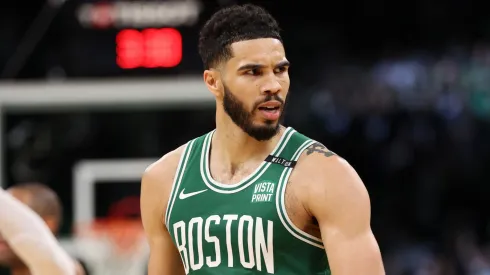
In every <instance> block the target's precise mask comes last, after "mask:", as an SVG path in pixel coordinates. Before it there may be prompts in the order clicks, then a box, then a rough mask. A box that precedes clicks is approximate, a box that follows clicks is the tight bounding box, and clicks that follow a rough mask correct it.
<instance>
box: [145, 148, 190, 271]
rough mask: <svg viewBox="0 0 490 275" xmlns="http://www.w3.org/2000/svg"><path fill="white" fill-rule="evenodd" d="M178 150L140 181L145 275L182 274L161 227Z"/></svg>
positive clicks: (178, 256)
mask: <svg viewBox="0 0 490 275" xmlns="http://www.w3.org/2000/svg"><path fill="white" fill-rule="evenodd" d="M180 154H181V148H179V149H177V150H176V151H173V152H171V153H169V154H167V155H165V156H164V157H163V158H162V159H160V160H159V161H157V162H156V163H154V164H153V165H151V166H150V167H148V169H147V170H146V171H145V174H144V175H143V179H142V181H141V203H140V205H141V217H142V220H143V226H144V228H145V233H146V236H147V239H148V242H149V244H150V260H149V262H148V275H174V274H175V275H179V274H185V272H184V267H183V264H182V261H181V258H180V255H179V253H178V251H177V249H176V248H175V246H174V244H173V242H172V239H171V237H170V234H169V232H168V230H167V228H166V226H165V224H164V215H165V210H166V208H167V203H168V199H169V196H170V191H171V188H172V183H173V178H174V175H175V171H176V169H177V165H178V162H179V160H180Z"/></svg>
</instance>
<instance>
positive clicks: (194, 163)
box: [165, 128, 330, 275]
mask: <svg viewBox="0 0 490 275" xmlns="http://www.w3.org/2000/svg"><path fill="white" fill-rule="evenodd" d="M213 134H214V131H212V132H210V133H208V134H206V135H204V136H202V137H199V138H196V139H194V140H192V141H190V142H188V143H187V145H186V147H185V150H184V152H183V154H182V157H181V160H180V163H179V165H178V168H177V172H176V174H175V179H174V183H173V187H172V191H171V194H170V198H169V203H168V207H167V211H166V213H165V224H166V225H167V228H168V231H169V232H170V235H171V237H172V239H173V242H174V244H175V246H176V247H177V249H178V251H179V253H180V256H181V258H182V262H183V265H184V268H185V272H186V274H192V275H194V274H195V275H204V274H206V275H218V274H219V275H229V274H233V275H240V274H280V275H310V274H318V275H319V274H330V271H329V267H328V262H327V257H326V253H325V250H324V247H323V243H322V240H321V239H319V238H316V237H314V236H312V235H310V234H307V233H305V232H303V231H301V230H300V229H299V228H298V227H296V226H295V225H294V224H293V223H292V222H291V220H290V219H289V217H288V215H287V213H286V208H285V201H284V199H285V198H284V194H285V190H286V184H287V182H288V178H289V176H290V175H291V172H292V171H293V169H294V166H295V164H296V161H297V160H298V158H299V156H300V155H301V153H302V152H303V151H304V150H305V149H306V148H307V147H308V146H310V145H311V144H313V143H315V141H314V140H311V139H309V138H307V137H305V136H304V135H302V134H300V133H298V132H296V131H295V130H294V129H292V128H287V129H286V130H285V131H284V133H283V135H282V137H281V139H280V141H279V142H278V144H277V146H276V148H275V149H274V150H273V151H272V152H271V153H270V155H269V156H268V157H267V158H266V159H265V160H264V161H263V162H262V163H261V165H260V166H259V167H258V168H257V169H256V170H255V172H254V173H252V174H251V175H249V176H248V177H246V178H245V179H243V180H242V181H240V182H239V183H236V184H222V183H219V182H218V181H216V180H214V179H213V178H212V177H211V173H210V169H209V166H210V165H209V152H210V145H211V139H212V136H213Z"/></svg>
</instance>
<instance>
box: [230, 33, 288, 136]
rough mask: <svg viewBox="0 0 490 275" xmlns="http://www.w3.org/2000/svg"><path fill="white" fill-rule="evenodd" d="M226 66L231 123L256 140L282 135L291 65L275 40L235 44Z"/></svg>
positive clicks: (268, 39) (262, 39) (255, 40)
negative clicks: (282, 119) (281, 127)
mask: <svg viewBox="0 0 490 275" xmlns="http://www.w3.org/2000/svg"><path fill="white" fill-rule="evenodd" d="M231 48H232V52H233V57H232V58H231V59H230V60H228V62H227V63H226V65H225V68H224V70H225V74H224V77H223V79H222V81H223V86H224V95H223V102H222V104H223V108H224V110H225V112H226V113H227V114H228V115H229V116H230V118H231V119H232V121H233V122H234V123H235V124H236V125H237V126H239V127H240V128H241V129H242V130H243V131H244V132H246V133H247V134H248V135H249V136H251V137H253V138H255V139H256V140H259V141H263V140H268V139H270V138H272V137H273V136H275V135H276V134H277V132H278V131H279V123H280V120H281V118H282V116H283V114H284V105H285V102H286V97H287V94H288V91H289V84H290V82H289V73H288V69H289V62H288V61H287V59H286V57H285V52H284V47H283V45H282V43H281V42H280V41H279V40H277V39H273V38H261V39H254V40H246V41H240V42H235V43H233V44H232V45H231Z"/></svg>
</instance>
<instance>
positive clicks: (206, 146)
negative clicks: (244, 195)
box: [200, 127, 296, 194]
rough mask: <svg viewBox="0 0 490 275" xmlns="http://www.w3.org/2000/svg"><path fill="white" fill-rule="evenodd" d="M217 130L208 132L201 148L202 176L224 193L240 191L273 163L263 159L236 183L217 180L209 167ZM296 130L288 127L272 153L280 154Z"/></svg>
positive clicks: (215, 188) (209, 186) (274, 154)
mask: <svg viewBox="0 0 490 275" xmlns="http://www.w3.org/2000/svg"><path fill="white" fill-rule="evenodd" d="M215 131H216V130H213V131H211V132H210V133H208V134H207V135H206V136H205V138H204V142H203V147H202V150H201V161H200V172H201V178H202V180H203V181H204V183H205V184H206V186H207V187H208V188H209V189H211V190H213V191H215V192H218V193H224V194H231V193H236V192H239V191H241V190H243V189H245V188H247V187H248V186H250V185H251V184H252V183H253V182H255V181H256V180H257V179H258V178H260V176H261V175H262V174H263V173H264V172H265V171H266V170H267V168H268V167H269V166H270V165H271V163H270V162H266V161H265V160H264V161H262V163H261V164H260V165H259V167H257V169H255V171H254V172H252V173H251V174H250V175H248V176H247V177H245V178H244V179H242V180H241V181H240V182H238V183H235V184H223V183H220V182H218V181H216V180H215V179H214V178H213V177H212V176H211V170H210V168H209V153H210V150H211V140H212V138H213V135H214V133H215ZM295 132H296V130H294V129H293V128H291V127H287V128H286V130H284V133H283V134H282V136H281V138H280V139H279V142H278V143H277V144H276V146H275V148H274V149H273V150H272V152H271V153H270V155H273V156H279V155H280V154H281V152H282V150H284V148H285V147H286V144H287V143H288V141H289V139H290V138H291V136H292V135H293V134H294V133H295Z"/></svg>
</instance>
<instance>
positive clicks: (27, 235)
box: [0, 183, 84, 275]
mask: <svg viewBox="0 0 490 275" xmlns="http://www.w3.org/2000/svg"><path fill="white" fill-rule="evenodd" d="M0 205H1V209H2V214H0V265H1V266H6V267H8V268H10V270H11V274H12V275H28V274H41V275H44V274H46V275H55V274H60V275H61V274H63V275H68V274H77V275H83V274H84V271H83V269H82V267H81V266H80V265H79V264H78V263H77V262H74V261H73V259H71V258H70V257H69V256H68V254H67V253H66V252H65V251H64V250H63V249H62V248H61V247H60V246H59V244H58V242H57V241H56V239H55V237H54V234H56V233H57V232H58V229H59V226H60V222H61V215H62V213H61V212H62V208H61V203H60V201H59V198H58V196H57V195H56V193H55V192H54V191H52V190H51V189H50V188H49V187H47V186H45V185H42V184H37V183H31V184H22V185H17V186H14V187H11V188H10V189H9V190H8V191H4V190H3V189H0ZM26 206H28V207H29V208H30V209H29V208H27V207H26ZM3 209H8V211H3ZM33 211H34V212H33Z"/></svg>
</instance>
